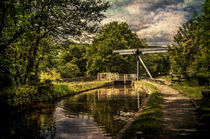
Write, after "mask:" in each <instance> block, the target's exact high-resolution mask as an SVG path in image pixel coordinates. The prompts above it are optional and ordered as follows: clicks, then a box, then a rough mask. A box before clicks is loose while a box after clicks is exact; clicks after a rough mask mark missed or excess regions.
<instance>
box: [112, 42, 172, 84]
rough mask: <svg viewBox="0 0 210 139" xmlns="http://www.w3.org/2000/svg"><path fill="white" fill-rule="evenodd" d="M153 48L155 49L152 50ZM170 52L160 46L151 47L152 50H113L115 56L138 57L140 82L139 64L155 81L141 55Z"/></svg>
mask: <svg viewBox="0 0 210 139" xmlns="http://www.w3.org/2000/svg"><path fill="white" fill-rule="evenodd" d="M152 47H153V48H152ZM165 52H168V48H167V47H160V46H150V48H136V49H124V50H113V54H119V55H136V59H137V73H136V76H137V81H138V80H139V66H140V65H139V62H141V64H142V65H143V67H144V69H145V70H146V72H147V74H148V75H149V77H150V78H151V79H153V77H152V75H151V73H150V72H149V70H148V68H147V67H146V65H145V64H144V61H143V60H142V58H141V56H140V55H141V54H151V53H165Z"/></svg>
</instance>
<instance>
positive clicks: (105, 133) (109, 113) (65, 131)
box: [0, 86, 146, 139]
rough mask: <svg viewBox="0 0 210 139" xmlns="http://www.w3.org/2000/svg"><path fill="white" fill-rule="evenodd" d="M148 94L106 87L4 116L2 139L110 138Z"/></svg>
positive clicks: (129, 89)
mask: <svg viewBox="0 0 210 139" xmlns="http://www.w3.org/2000/svg"><path fill="white" fill-rule="evenodd" d="M145 98H146V94H144V93H140V92H138V91H136V90H135V89H133V88H131V87H130V86H118V87H106V88H101V89H98V90H94V91H89V92H85V93H81V94H78V95H75V96H71V97H66V98H63V99H62V100H59V101H56V102H53V103H52V102H51V103H40V104H37V105H36V106H33V108H31V110H27V111H24V112H19V113H17V112H14V111H9V110H8V111H9V112H8V113H7V112H5V113H2V114H1V115H2V116H3V117H2V118H1V126H0V136H1V137H0V138H15V139H17V138H27V139H32V138H60V139H82V138H83V139H93V138H94V139H103V138H111V137H112V136H114V135H116V134H117V133H118V132H119V131H120V129H122V128H123V127H124V125H125V124H126V122H127V121H128V120H129V119H130V118H132V117H133V115H134V114H135V112H137V111H138V110H139V108H140V107H142V106H143V104H144V102H145V100H146V99H145Z"/></svg>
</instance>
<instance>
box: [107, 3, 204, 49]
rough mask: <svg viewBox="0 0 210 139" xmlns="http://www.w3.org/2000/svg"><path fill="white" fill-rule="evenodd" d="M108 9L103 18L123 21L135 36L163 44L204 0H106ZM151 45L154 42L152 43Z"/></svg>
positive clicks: (168, 40) (170, 40)
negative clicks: (109, 5) (109, 4)
mask: <svg viewBox="0 0 210 139" xmlns="http://www.w3.org/2000/svg"><path fill="white" fill-rule="evenodd" d="M107 1H109V2H111V8H110V9H109V10H108V11H107V13H106V15H107V19H105V20H104V21H103V24H106V23H109V22H111V21H119V22H126V23H128V24H129V26H130V28H131V30H132V31H134V32H136V33H137V34H138V35H139V37H141V38H146V39H147V40H148V42H149V43H155V42H156V43H157V44H160V43H161V44H164V42H165V45H166V44H168V43H170V42H172V40H173V36H174V34H176V32H177V30H178V28H179V26H181V24H183V23H184V22H186V20H188V19H189V17H190V16H191V15H192V13H193V11H194V10H198V11H200V9H201V5H202V3H203V2H204V0H107ZM154 45H155V44H154Z"/></svg>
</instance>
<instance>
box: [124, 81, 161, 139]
mask: <svg viewBox="0 0 210 139" xmlns="http://www.w3.org/2000/svg"><path fill="white" fill-rule="evenodd" d="M136 84H137V85H139V86H141V87H143V88H148V89H149V90H150V91H151V93H152V94H151V95H150V98H149V100H148V102H147V106H146V107H145V108H144V110H143V112H142V113H141V114H140V116H139V117H138V118H137V120H136V121H134V122H133V123H132V124H131V126H130V127H129V128H128V129H127V130H126V132H125V134H124V135H123V139H127V138H134V137H136V132H137V131H142V132H143V134H142V137H143V138H158V137H159V136H160V134H161V129H162V120H161V117H162V108H161V103H162V102H163V98H162V96H161V94H160V91H159V90H158V89H157V88H156V87H154V86H153V85H151V84H149V83H146V82H143V81H139V82H136Z"/></svg>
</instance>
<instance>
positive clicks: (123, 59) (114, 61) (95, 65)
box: [86, 22, 146, 75]
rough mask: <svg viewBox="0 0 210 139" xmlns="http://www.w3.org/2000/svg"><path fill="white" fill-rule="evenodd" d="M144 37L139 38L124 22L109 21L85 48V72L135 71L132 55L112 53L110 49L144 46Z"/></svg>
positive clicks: (92, 73) (90, 73)
mask: <svg viewBox="0 0 210 139" xmlns="http://www.w3.org/2000/svg"><path fill="white" fill-rule="evenodd" d="M145 46H146V42H145V40H144V39H139V38H138V36H137V35H136V34H135V33H133V32H132V31H131V30H130V29H129V26H128V25H127V24H126V23H117V22H111V23H109V24H106V25H104V26H103V27H102V29H101V30H100V33H99V34H98V36H97V37H96V39H95V40H94V41H93V44H92V45H91V46H90V47H89V49H88V50H87V55H86V56H87V67H86V68H87V74H88V75H94V74H96V73H97V72H119V73H135V69H136V68H135V67H136V64H135V63H136V62H135V60H136V58H135V57H134V56H119V55H114V54H113V53H112V50H117V49H131V48H140V47H145Z"/></svg>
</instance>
